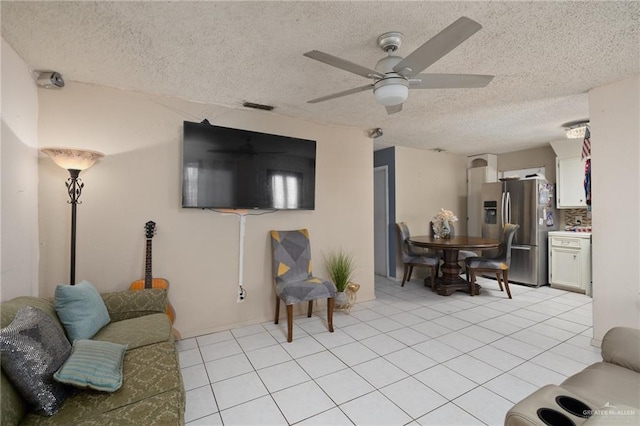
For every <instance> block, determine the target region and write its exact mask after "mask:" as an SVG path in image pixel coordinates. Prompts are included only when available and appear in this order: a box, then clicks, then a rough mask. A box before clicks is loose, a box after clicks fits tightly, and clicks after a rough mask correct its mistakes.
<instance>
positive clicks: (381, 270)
mask: <svg viewBox="0 0 640 426" xmlns="http://www.w3.org/2000/svg"><path fill="white" fill-rule="evenodd" d="M373 246H374V272H375V274H376V275H382V276H383V277H389V167H388V166H380V167H374V169H373Z"/></svg>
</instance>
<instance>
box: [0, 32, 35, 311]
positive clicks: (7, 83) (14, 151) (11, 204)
mask: <svg viewBox="0 0 640 426" xmlns="http://www.w3.org/2000/svg"><path fill="white" fill-rule="evenodd" d="M37 121H38V95H37V88H36V84H35V82H34V80H33V77H32V76H31V72H30V70H29V67H28V66H27V64H26V63H25V62H24V61H23V60H22V58H20V57H19V56H18V54H17V53H16V52H15V51H14V50H13V49H12V48H11V46H9V45H8V44H7V43H6V42H5V40H4V39H2V140H1V142H0V157H1V161H0V173H1V181H2V185H1V194H2V195H1V205H2V220H1V225H0V239H1V240H2V243H1V244H0V253H1V254H0V269H1V271H2V272H1V275H0V300H8V299H11V298H13V297H17V296H28V295H33V296H36V295H37V294H38V207H37V206H38V151H37V146H38V137H37V135H38V127H37V125H38V124H37Z"/></svg>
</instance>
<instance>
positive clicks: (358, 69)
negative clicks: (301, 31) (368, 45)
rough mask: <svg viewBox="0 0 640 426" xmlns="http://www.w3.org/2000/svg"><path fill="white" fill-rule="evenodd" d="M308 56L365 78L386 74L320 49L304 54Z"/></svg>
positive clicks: (379, 76) (381, 76) (380, 76)
mask: <svg viewBox="0 0 640 426" xmlns="http://www.w3.org/2000/svg"><path fill="white" fill-rule="evenodd" d="M304 56H306V57H307V58H311V59H315V60H316V61H320V62H322V63H325V64H327V65H331V66H332V67H336V68H340V69H341V70H345V71H348V72H351V73H354V74H357V75H361V76H362V77H365V78H384V74H382V73H380V72H378V71H376V70H372V69H370V68H367V67H363V66H362V65H358V64H354V63H353V62H349V61H347V60H344V59H341V58H338V57H337V56H333V55H329V54H328V53H324V52H320V51H319V50H312V51H311V52H307V53H305V54H304Z"/></svg>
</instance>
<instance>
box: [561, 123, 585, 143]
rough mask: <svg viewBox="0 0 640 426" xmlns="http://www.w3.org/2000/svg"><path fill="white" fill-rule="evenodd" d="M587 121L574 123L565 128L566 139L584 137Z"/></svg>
mask: <svg viewBox="0 0 640 426" xmlns="http://www.w3.org/2000/svg"><path fill="white" fill-rule="evenodd" d="M588 125H589V122H588V121H586V122H584V123H579V124H576V125H574V126H572V127H570V128H568V129H567V130H566V132H567V133H566V134H567V138H568V139H579V138H584V135H585V132H586V130H587V126H588Z"/></svg>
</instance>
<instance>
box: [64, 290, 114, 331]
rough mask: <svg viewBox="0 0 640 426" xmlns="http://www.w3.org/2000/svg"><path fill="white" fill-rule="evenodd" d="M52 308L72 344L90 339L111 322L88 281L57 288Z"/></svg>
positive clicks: (100, 298)
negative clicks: (77, 340)
mask: <svg viewBox="0 0 640 426" xmlns="http://www.w3.org/2000/svg"><path fill="white" fill-rule="evenodd" d="M53 306H54V308H55V309H56V312H57V313H58V317H59V318H60V321H61V322H62V324H63V325H64V328H65V330H66V331H67V336H69V340H70V341H72V342H73V341H74V340H76V339H90V338H92V337H93V335H94V334H96V333H97V332H98V330H100V329H101V328H102V327H104V326H105V325H107V324H109V321H111V319H110V318H109V313H108V312H107V308H106V306H105V305H104V302H103V301H102V297H100V293H98V290H96V288H95V287H94V286H93V284H91V283H90V282H88V281H82V282H81V283H79V284H76V285H59V286H57V287H56V291H55V295H54V300H53Z"/></svg>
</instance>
